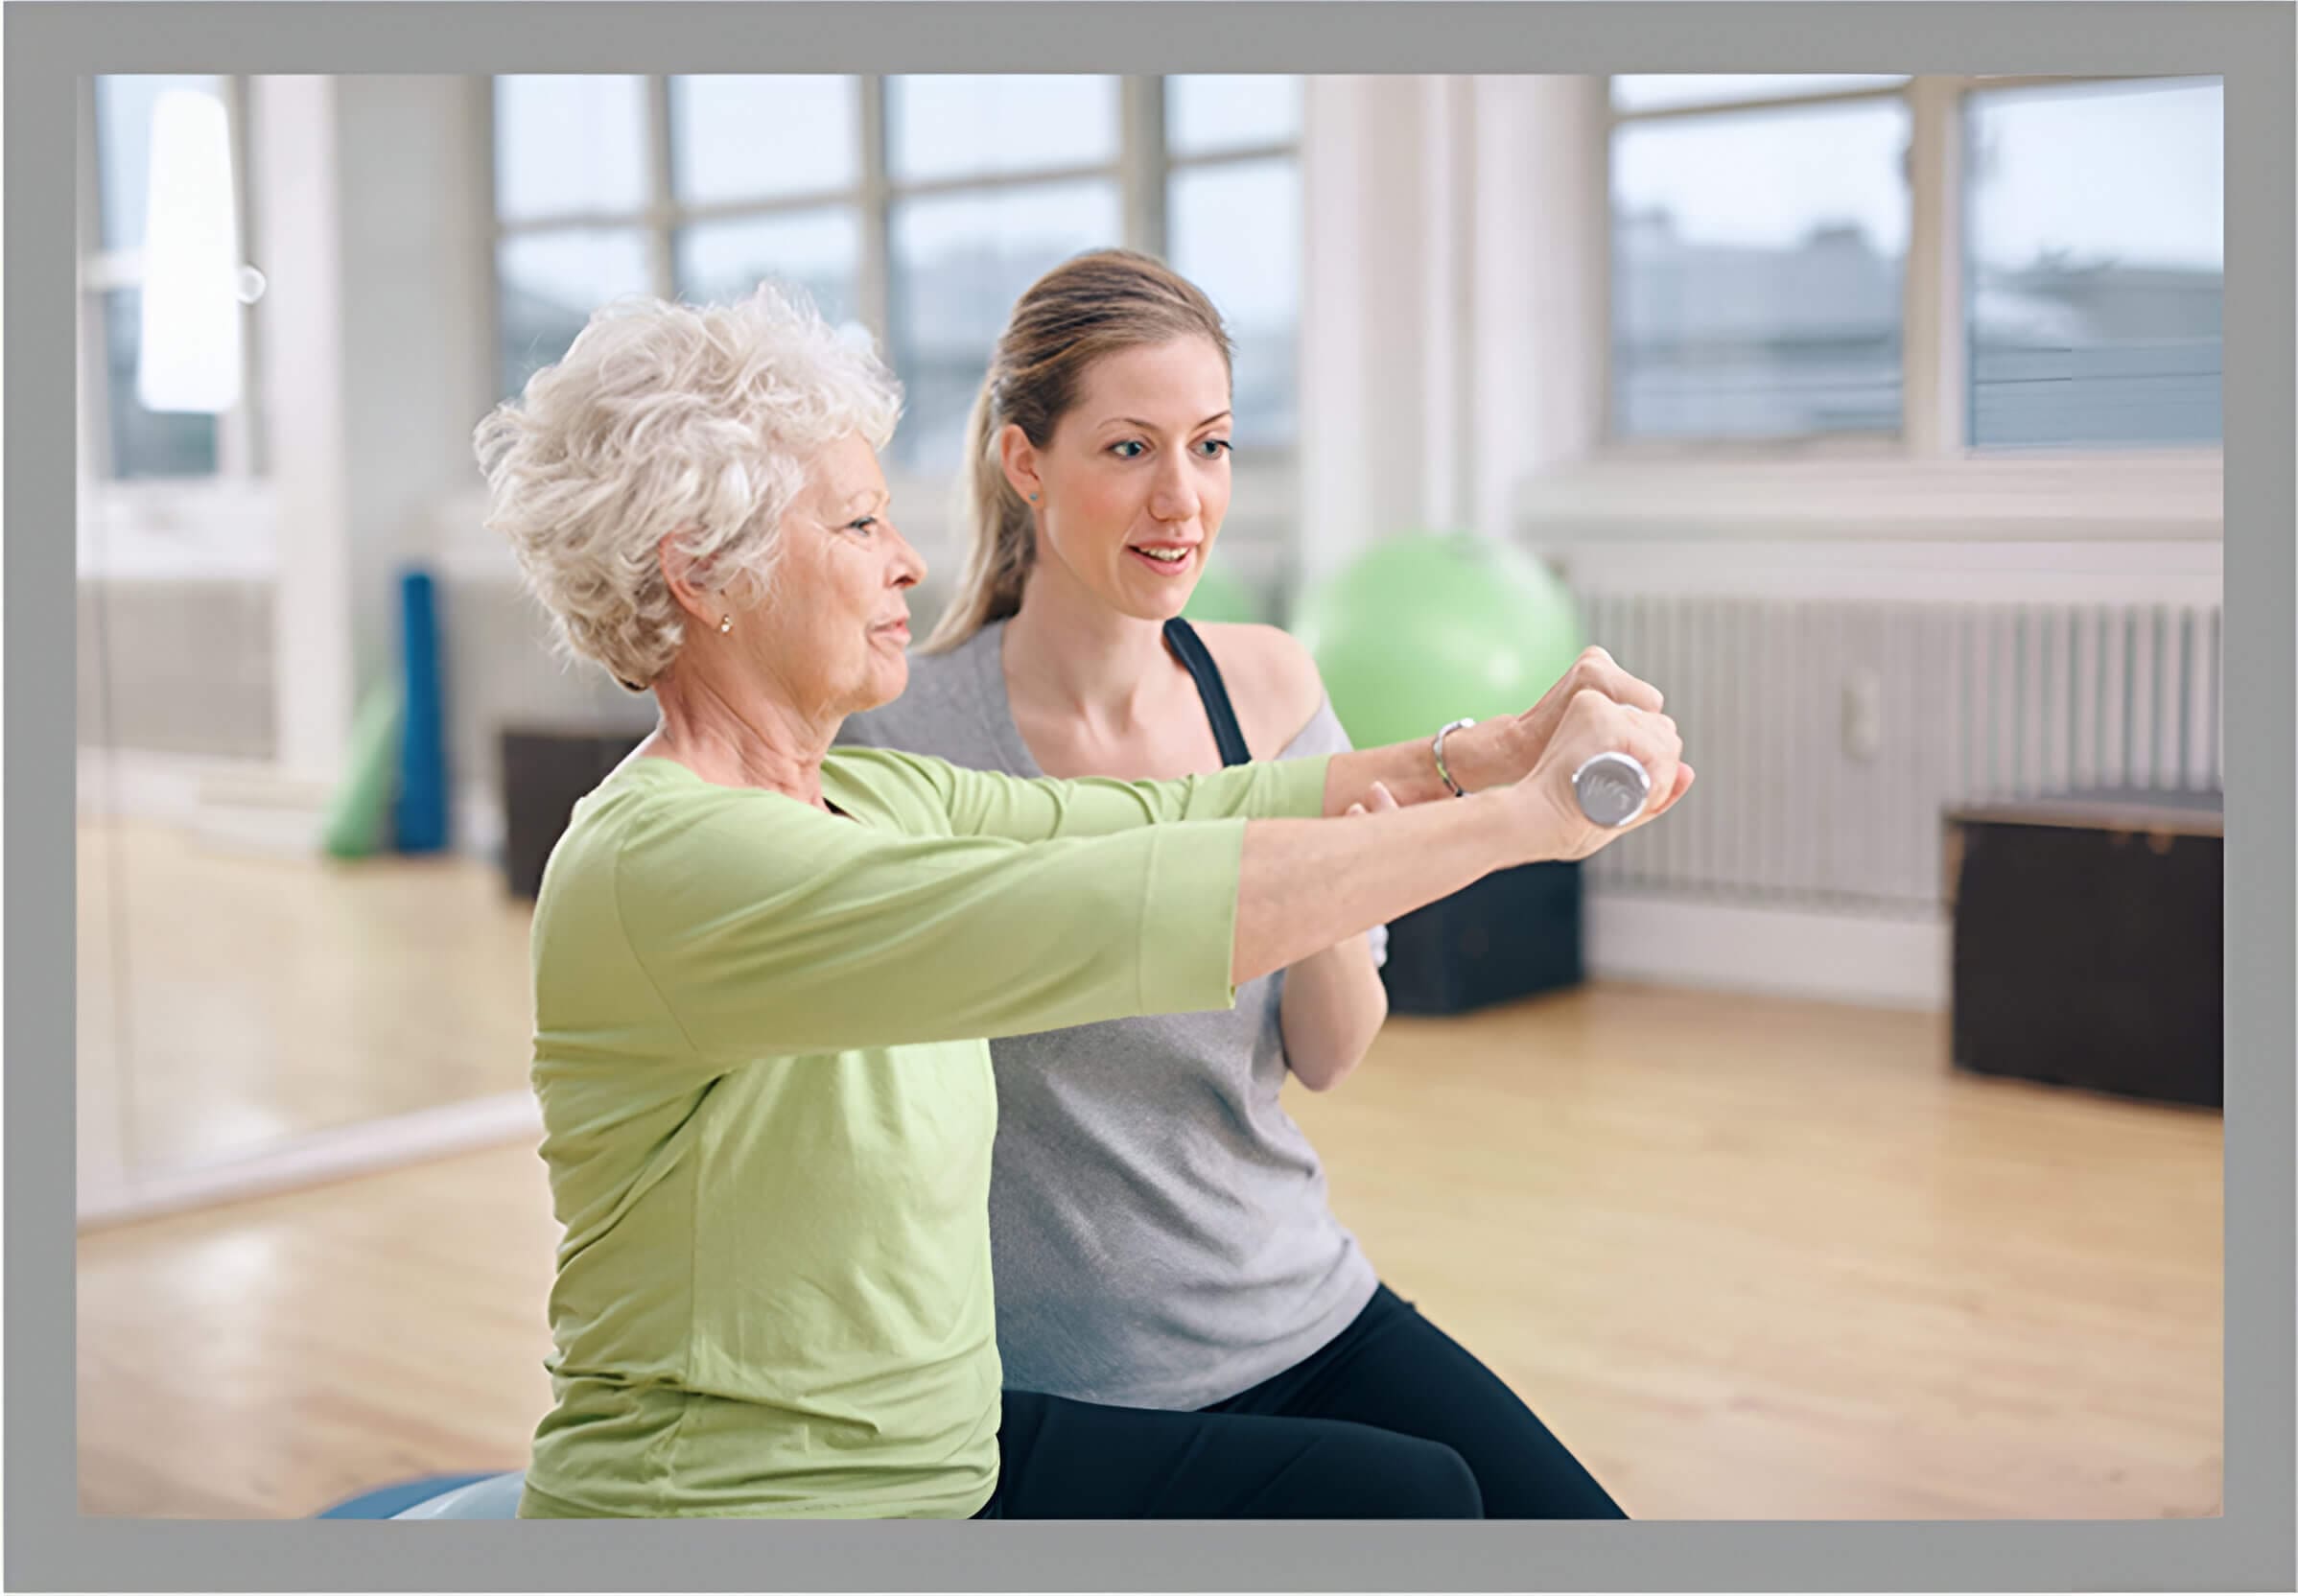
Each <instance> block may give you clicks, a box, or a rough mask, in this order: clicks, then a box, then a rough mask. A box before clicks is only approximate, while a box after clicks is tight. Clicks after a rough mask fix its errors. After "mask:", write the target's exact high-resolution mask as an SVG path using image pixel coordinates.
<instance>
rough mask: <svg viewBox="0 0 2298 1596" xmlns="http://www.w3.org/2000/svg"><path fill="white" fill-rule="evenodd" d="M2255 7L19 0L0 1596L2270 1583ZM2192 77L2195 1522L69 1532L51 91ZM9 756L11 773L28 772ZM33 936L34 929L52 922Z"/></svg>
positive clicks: (2268, 561) (2285, 58)
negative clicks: (2222, 168)
mask: <svg viewBox="0 0 2298 1596" xmlns="http://www.w3.org/2000/svg"><path fill="white" fill-rule="evenodd" d="M2294 16H2298V12H2293V10H2292V7H2291V6H2290V5H2289V4H2286V3H2280V0H2274V3H2257V0H2252V3H2239V4H2222V3H2192V4H2188V3H2174V4H2163V3H2158V0H2110V3H2093V0H2068V3H2058V0H2042V3H2032V0H2030V3H2016V0H2012V3H2004V4H1995V5H1984V6H1982V5H1970V4H1952V3H1950V4H1905V3H1897V0H1882V3H1874V4H1818V3H1803V0H1792V3H1776V0H1774V3H1762V4H1743V3H1738V0H1704V3H1697V4H1690V3H1669V4H1648V3H1621V4H1606V5H1589V4H1575V3H1564V4H1519V3H1516V0H1470V3H1450V0H1428V3H1421V4H1395V3H1389V0H1357V3H1351V4H1340V5H1307V4H1299V3H1269V4H1230V5H1224V6H1222V7H1220V8H1219V9H1218V11H1213V10H1210V9H1208V8H1201V7H1199V6H1195V5H1190V4H1186V3H1181V4H1129V3H1114V0H1113V3H1102V4H1061V5H1056V4H1044V3H1021V4H1015V3H1004V4H971V3H939V4H936V3H924V4H911V3H903V0H881V3H876V4H854V3H847V4H812V3H809V4H786V5H767V4H736V3H723V0H721V3H704V4H690V3H668V0H666V3H658V4H596V3H577V4H563V3H554V0H533V3H526V4H499V3H473V4H442V3H422V0H407V3H399V4H371V3H343V4H323V3H312V0H271V3H258V4H133V5H124V4H115V5H101V4H80V3H69V0H59V3H51V4H32V3H28V0H18V3H16V4H12V5H10V6H9V7H8V8H7V12H6V20H5V27H6V33H7V44H8V46H9V49H8V53H7V54H8V59H7V69H6V71H7V90H8V95H7V111H6V118H7V120H6V131H7V133H8V150H7V169H6V174H7V206H8V213H9V221H10V222H11V223H12V224H13V225H12V226H11V228H10V229H9V233H10V238H11V246H10V248H9V251H8V263H7V264H8V273H7V289H6V309H7V313H8V316H7V326H8V331H9V333H10V334H11V335H12V337H11V339H10V340H9V349H8V357H7V379H6V398H5V403H6V412H5V413H6V421H7V437H8V441H7V454H8V464H9V466H10V467H12V469H11V470H10V471H9V472H8V478H7V499H6V510H7V512H8V523H9V526H10V527H11V528H12V533H13V535H12V536H11V537H10V538H9V540H8V549H7V568H6V569H7V577H8V581H7V622H8V628H7V663H8V665H9V667H11V669H8V671H7V681H6V690H5V692H6V698H5V704H6V711H7V715H8V722H9V737H10V740H11V741H12V743H13V744H14V745H15V752H16V754H17V758H16V759H15V760H14V761H13V762H12V770H11V772H10V776H9V780H8V788H7V799H8V815H7V818H8V820H9V821H10V822H11V824H10V825H9V826H8V829H7V843H6V846H7V862H8V863H9V865H11V866H12V869H11V870H10V871H9V882H10V887H11V890H10V892H9V894H8V899H7V905H6V913H7V917H8V928H9V929H10V930H11V931H12V933H13V935H12V936H11V937H10V939H9V943H10V948H11V955H12V956H11V957H10V959H9V963H8V968H7V997H8V999H9V1001H8V1004H7V1031H6V1042H7V1044H8V1047H7V1053H8V1059H9V1062H10V1065H11V1068H10V1069H9V1070H8V1077H7V1085H6V1091H7V1107H8V1109H9V1110H11V1111H12V1112H11V1113H10V1115H9V1116H8V1117H9V1119H10V1121H11V1126H12V1128H11V1131H10V1133H9V1147H8V1151H9V1154H10V1157H9V1159H8V1162H7V1173H6V1182H7V1185H6V1195H7V1198H8V1203H7V1209H8V1214H7V1231H6V1243H7V1248H6V1254H7V1256H6V1269H7V1281H8V1284H9V1285H10V1286H12V1288H13V1290H12V1292H11V1293H10V1295H11V1297H12V1300H13V1301H14V1303H15V1304H16V1308H15V1312H14V1313H13V1314H12V1316H11V1319H10V1323H9V1326H8V1328H9V1331H10V1334H9V1337H8V1362H7V1371H6V1387H5V1389H6V1396H7V1398H8V1425H7V1437H6V1448H7V1462H8V1464H9V1467H8V1485H7V1504H6V1505H7V1509H8V1514H7V1516H8V1520H9V1522H10V1523H11V1525H12V1529H13V1533H12V1534H11V1535H9V1537H8V1538H7V1552H6V1557H7V1563H6V1582H7V1584H8V1586H9V1587H10V1588H17V1587H22V1586H34V1587H38V1588H45V1589H64V1590H87V1589H113V1590H135V1589H181V1588H196V1589H197V1588H206V1589H240V1590H248V1591H259V1590H260V1591H268V1590H291V1589H292V1590H307V1589H308V1590H326V1589H377V1588H402V1589H451V1590H473V1589H481V1588H486V1587H494V1588H504V1589H552V1590H594V1589H612V1590H631V1589H644V1588H647V1587H649V1586H653V1585H659V1584H662V1583H663V1582H665V1581H668V1582H670V1583H672V1584H675V1585H676V1586H677V1587H678V1588H685V1589H757V1588H762V1587H775V1586H780V1587H792V1586H795V1587H804V1588H814V1589H839V1588H857V1589H891V1588H901V1587H910V1586H923V1587H929V1588H940V1589H967V1588H978V1589H1005V1590H1033V1589H1090V1588H1095V1587H1102V1588H1112V1589H1144V1588H1147V1589H1162V1590H1174V1589H1191V1588H1211V1589H1231V1590H1233V1589H1246V1588H1253V1587H1256V1586H1266V1587H1270V1588H1279V1589H1293V1588H1324V1589H1333V1590H1357V1589H1409V1588H1413V1587H1416V1586H1420V1585H1424V1584H1438V1585H1441V1586H1442V1587H1444V1588H1448V1589H1456V1590H1483V1589H1509V1588H1543V1589H1546V1588H1562V1589H1579V1590H1616V1589H1659V1588H1668V1587H1696V1588H1707V1589H1719V1590H1801V1589H1813V1588H1817V1589H1828V1590H1887V1589H1907V1588H1917V1589H1942V1590H1944V1589H1991V1590H2008V1589H2021V1588H2030V1589H2047V1588H2061V1589H2064V1588H2089V1589H2126V1588H2139V1589H2214V1590H2289V1589H2292V1588H2293V1585H2294V1584H2298V1561H2294V1557H2293V1512H2294V1510H2293V1499H2294V1496H2298V1476H2294V1473H2293V1455H2292V1438H2293V1424H2292V1388H2293V1382H2292V1374H2293V1371H2292V1358H2291V1353H2292V1345H2293V1336H2292V1323H2293V1316H2292V1306H2293V1225H2292V1217H2293V1215H2292V1209H2293V1184H2292V1157H2291V1155H2292V1125H2293V1118H2292V1115H2293V1092H2292V1085H2293V1081H2292V1074H2293V1069H2292V1059H2293V1056H2294V1051H2298V1049H2294V1045H2293V1037H2294V1027H2293V1019H2294V1016H2293V1011H2292V1005H2291V1000H2290V993H2291V980H2292V971H2293V969H2294V968H2298V949H2294V945H2293V937H2292V928H2293V927H2292V904H2293V894H2292V884H2293V874H2292V857H2293V848H2292V843H2293V826H2292V803H2291V782H2292V776H2293V771H2294V769H2298V739H2294V735H2293V734H2294V730H2298V713H2294V711H2293V700H2294V698H2298V692H2294V689H2298V669H2294V663H2298V655H2294V654H2293V646H2292V640H2293V630H2292V605H2293V598H2294V596H2298V565H2294V563H2293V526H2294V519H2293V492H2292V485H2293V484H2292V477H2291V470H2290V458H2289V446H2290V439H2291V437H2292V436H2293V435H2298V424H2294V421H2293V412H2292V392H2293V362H2292V314H2291V313H2292V297H2293V293H2292V285H2293V278H2292V189H2293V175H2292V146H2293V121H2292V58H2293V43H2294V39H2298V35H2294V34H2293V26H2292V24H2293V19H2294ZM1021 62H1026V63H1027V64H1028V66H1029V67H1030V69H1032V70H1038V71H1078V70H1084V71H1106V70H1112V69H1113V68H1114V69H1115V70H1121V71H1131V72H1164V71H1207V70H1211V71H1284V72H1296V71H1301V72H1348V71H1381V72H1420V71H1428V72H1444V71H1458V70H1464V69H1473V70H1481V71H1520V72H1601V71H1617V70H1638V71H1664V70H1675V71H1745V70H1766V71H1776V70H1781V69H1791V70H1793V69H1802V70H1812V71H1827V70H1842V69H1847V68H1850V67H1855V66H1864V65H1867V64H1869V63H1875V62H1886V63H1888V64H1889V65H1890V66H1891V68H1892V69H1893V70H1904V71H1972V70H1983V71H1990V72H2009V71H2034V72H2100V73H2118V72H2141V73H2144V72H2195V73H2216V74H2221V75H2223V77H2224V78H2225V81H2226V150H2227V162H2226V173H2227V185H2228V198H2229V203H2228V205H2227V208H2226V214H2227V263H2228V269H2227V290H2226V317H2227V323H2228V326H2229V328H2230V331H2231V332H2232V333H2233V334H2234V335H2236V336H2237V337H2238V338H2239V345H2238V346H2239V348H2240V349H2241V351H2242V354H2243V362H2242V364H2241V366H2240V368H2239V370H2238V369H2229V371H2228V372H2227V375H2226V379H2225V385H2226V389H2227V405H2226V417H2227V422H2226V459H2227V476H2226V571H2227V582H2226V589H2227V592H2226V617H2227V627H2226V644H2225V648H2226V669H2227V689H2226V730H2227V735H2228V738H2229V739H2230V742H2231V744H2232V746H2233V748H2234V750H2235V753H2234V755H2233V757H2231V758H2230V759H2229V760H2228V762H2227V763H2228V770H2227V779H2228V790H2227V794H2226V828H2227V839H2228V844H2229V847H2230V849H2231V851H2232V852H2231V858H2232V860H2233V861H2235V862H2236V863H2237V864H2238V865H2239V868H2236V869H2232V870H2229V872H2228V874H2227V882H2226V922H2227V930H2228V935H2227V939H2226V941H2227V967H2226V983H2227V991H2226V999H2227V1001H2226V1033H2227V1043H2228V1045H2227V1080H2226V1236H2225V1242H2226V1249H2225V1256H2226V1361H2225V1369H2226V1387H2225V1389H2226V1390H2227V1391H2228V1392H2229V1393H2238V1394H2239V1400H2237V1401H2232V1402H2229V1403H2228V1404H2227V1411H2226V1424H2225V1451H2226V1474H2225V1515H2224V1516H2223V1517H2221V1518H2216V1519H2204V1520H2193V1521H2187V1522H2144V1523H2138V1522H2100V1523H2039V1522H2003V1523H1946V1522H1937V1523H1888V1524H1857V1523H1823V1524H1754V1523H1748V1524H1709V1523H1649V1524H1623V1525H1607V1524H1577V1523H1575V1524H1479V1525H1471V1526H1444V1525H1435V1524H1367V1523H1355V1524H1314V1525H1312V1524H1252V1523H1232V1524H1208V1525H1199V1526H1192V1527H1191V1528H1190V1529H1189V1530H1188V1531H1186V1532H1185V1533H1182V1534H1176V1533H1175V1532H1174V1531H1173V1529H1171V1528H1170V1527H1167V1526H1161V1525H1155V1524H1098V1523H1086V1524H866V1525H855V1524H826V1523H824V1524H816V1523H807V1524H788V1525H771V1524H706V1525H689V1524H668V1523H654V1524H618V1525H602V1524H574V1525H565V1526H559V1527H555V1528H551V1529H544V1530H536V1529H534V1528H532V1527H529V1526H527V1525H522V1524H492V1525H487V1524H467V1525H448V1526H436V1525H434V1526H429V1527H426V1528H423V1529H421V1530H417V1531H408V1530H405V1529H394V1528H391V1527H388V1526H378V1525H372V1524H344V1523H319V1522H303V1523H274V1524H224V1523H165V1522H148V1521H135V1520H109V1519H83V1518H81V1517H79V1516H78V1515H77V1510H76V1502H75V1497H76V1493H77V1469H76V1467H75V1466H74V1464H73V1462H72V1459H73V1456H74V1451H75V1447H74V1442H73V1437H74V1433H75V1432H74V1405H73V1389H74V1388H73V1382H72V1381H71V1380H69V1379H64V1378H60V1377H59V1372H61V1371H65V1370H69V1369H71V1368H72V1367H73V1360H74V1342H73V1327H74V1313H73V1305H72V1304H73V1301H74V1294H73V1287H72V1279H73V1234H72V1225H71V1219H70V1214H71V1210H72V1201H71V1192H72V1160H73V1141H72V1138H70V1137H68V1136H61V1135H59V1134H57V1130H56V1127H58V1126H59V1125H62V1124H68V1123H69V1122H70V1120H71V1118H72V1115H73V1112H74V1092H73V1081H72V1072H71V1069H70V1068H69V1063H70V1061H71V1059H72V1057H73V1047H72V1035H73V1008H72V1000H71V994H72V981H73V952H72V949H73V939H72V937H71V936H70V935H69V934H68V927H70V925H71V924H72V918H73V912H74V910H73V890H72V886H73V876H72V872H73V851H72V848H71V847H70V836H71V826H72V781H73V763H72V761H71V759H70V758H69V757H68V751H69V749H70V747H71V739H72V726H71V714H72V710H71V698H70V695H69V694H67V693H63V692H56V691H54V690H53V688H52V685H51V680H52V674H53V672H54V670H55V669H57V663H58V662H59V660H70V659H72V658H74V657H75V656H74V654H73V651H72V648H71V646H70V644H71V633H72V626H73V611H72V609H71V607H70V605H69V604H68V603H66V602H65V601H64V599H65V596H66V595H67V594H68V593H69V591H70V585H71V582H72V580H73V569H72V548H73V540H72V539H71V538H70V537H69V536H60V535H58V532H57V528H68V527H69V526H70V525H71V524H72V505H73V487H74V484H73V476H72V472H73V467H72V459H73V431H72V429H73V424H74V415H73V406H72V405H71V403H70V402H69V401H68V399H66V398H65V397H64V396H65V395H68V394H70V393H71V392H72V391H73V387H74V373H73V365H72V337H71V317H70V315H69V307H70V306H71V305H72V302H73V300H72V294H73V272H74V262H73V254H72V238H73V232H72V219H73V208H72V207H73V194H72V163H71V161H70V160H69V159H62V158H59V155H58V152H59V150H63V149H68V147H69V141H70V133H69V129H70V126H71V121H70V119H71V114H72V97H73V85H74V82H75V80H76V79H77V77H78V76H80V75H82V74H85V73H89V72H94V71H160V70H185V69H196V70H214V71H227V72H240V73H259V72H376V71H391V72H436V73H470V72H488V71H498V70H503V71H571V70H589V71H640V70H645V71H675V70H681V69H695V68H699V69H702V70H716V71H727V70H744V69H749V70H761V69H762V70H775V71H1009V70H1012V69H1014V67H1015V65H1016V64H1017V63H1021ZM27 756H32V757H27ZM59 928H61V929H60V930H59Z"/></svg>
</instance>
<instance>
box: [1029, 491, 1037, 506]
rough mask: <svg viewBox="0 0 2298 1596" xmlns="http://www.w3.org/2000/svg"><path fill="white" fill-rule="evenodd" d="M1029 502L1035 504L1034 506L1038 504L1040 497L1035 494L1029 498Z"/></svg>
mask: <svg viewBox="0 0 2298 1596" xmlns="http://www.w3.org/2000/svg"><path fill="white" fill-rule="evenodd" d="M1029 502H1030V503H1031V504H1033V505H1034V504H1036V503H1037V502H1038V496H1037V495H1036V494H1034V493H1033V494H1031V495H1030V496H1029Z"/></svg>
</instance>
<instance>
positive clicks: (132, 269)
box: [80, 74, 252, 481]
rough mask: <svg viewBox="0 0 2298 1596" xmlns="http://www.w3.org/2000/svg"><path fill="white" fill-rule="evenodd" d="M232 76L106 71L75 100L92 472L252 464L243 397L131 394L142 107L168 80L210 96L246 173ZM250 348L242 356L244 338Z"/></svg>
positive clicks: (109, 474)
mask: <svg viewBox="0 0 2298 1596" xmlns="http://www.w3.org/2000/svg"><path fill="white" fill-rule="evenodd" d="M240 87H241V85H240V84H239V83H238V82H236V81H234V80H232V79H228V78H220V77H199V76H162V75H159V74H137V75H134V76H105V77H98V78H96V79H94V80H93V82H92V83H91V84H90V90H91V92H90V93H89V94H88V96H87V97H86V99H85V100H84V101H83V103H82V116H83V117H84V118H85V123H84V126H83V133H84V134H85V137H84V138H83V141H82V148H83V151H84V152H85V154H86V157H87V158H86V159H85V160H84V161H83V163H82V171H81V194H80V199H81V203H80V213H81V215H80V258H81V263H82V264H81V293H82V303H81V345H82V416H83V418H84V420H83V427H82V432H83V435H84V437H85V440H86V454H87V458H88V463H89V466H90V468H91V469H92V470H93V471H94V473H95V474H96V475H97V476H99V477H102V478H107V479H111V480H114V481H151V480H169V479H173V480H182V479H187V478H190V479H199V478H215V477H219V476H238V475H243V474H245V473H246V472H247V471H248V470H250V469H251V465H252V458H251V457H252V446H251V437H250V430H249V428H248V426H247V407H246V405H245V404H244V403H243V404H242V405H240V406H239V407H238V408H236V409H235V410H233V411H227V412H225V413H224V414H223V415H211V414H204V413H196V412H176V411H148V410H146V409H145V408H144V407H143V406H142V405H141V404H140V403H138V402H137V399H136V367H137V363H138V360H139V358H140V355H141V340H142V319H143V282H144V225H145V219H146V213H147V207H148V203H149V199H150V196H149V192H148V190H149V186H150V185H149V176H150V172H151V162H152V107H153V106H155V105H157V104H158V101H159V98H160V96H161V95H162V94H164V93H167V92H168V91H170V90H188V91H191V92H194V93H198V94H203V95H209V96H212V97H214V98H215V99H216V100H218V101H220V102H221V103H222V104H223V108H224V112H225V115H226V118H227V120H228V122H229V125H230V129H231V140H232V146H233V150H234V155H235V160H237V162H238V165H239V168H240V173H241V175H242V176H244V174H245V171H246V162H245V160H244V158H243V154H242V153H244V151H245V149H246V137H245V132H244V129H243V127H242V118H243V111H244V108H245V96H244V95H243V94H242V93H241V92H240ZM237 187H238V191H239V193H238V217H239V221H240V227H241V233H242V246H243V247H242V258H243V259H245V258H246V252H245V235H246V227H247V196H246V183H245V182H244V181H241V182H239V183H238V184H237ZM251 331H252V329H251V328H250V332H251ZM248 355H249V359H250V364H251V357H252V348H251V347H250V348H249V350H248Z"/></svg>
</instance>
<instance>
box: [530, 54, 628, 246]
mask: <svg viewBox="0 0 2298 1596" xmlns="http://www.w3.org/2000/svg"><path fill="white" fill-rule="evenodd" d="M646 149H647V140H646V86H645V80H644V79H641V78H604V77H560V76H551V77H522V76H505V77H501V78H497V79H496V80H495V213H496V214H497V215H498V216H500V217H502V218H503V219H504V220H505V221H508V222H519V221H525V220H528V219H530V218H533V217H542V216H565V215H568V214H571V213H574V212H580V211H616V212H621V211H638V210H641V209H643V208H644V207H645V203H646Z"/></svg>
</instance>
